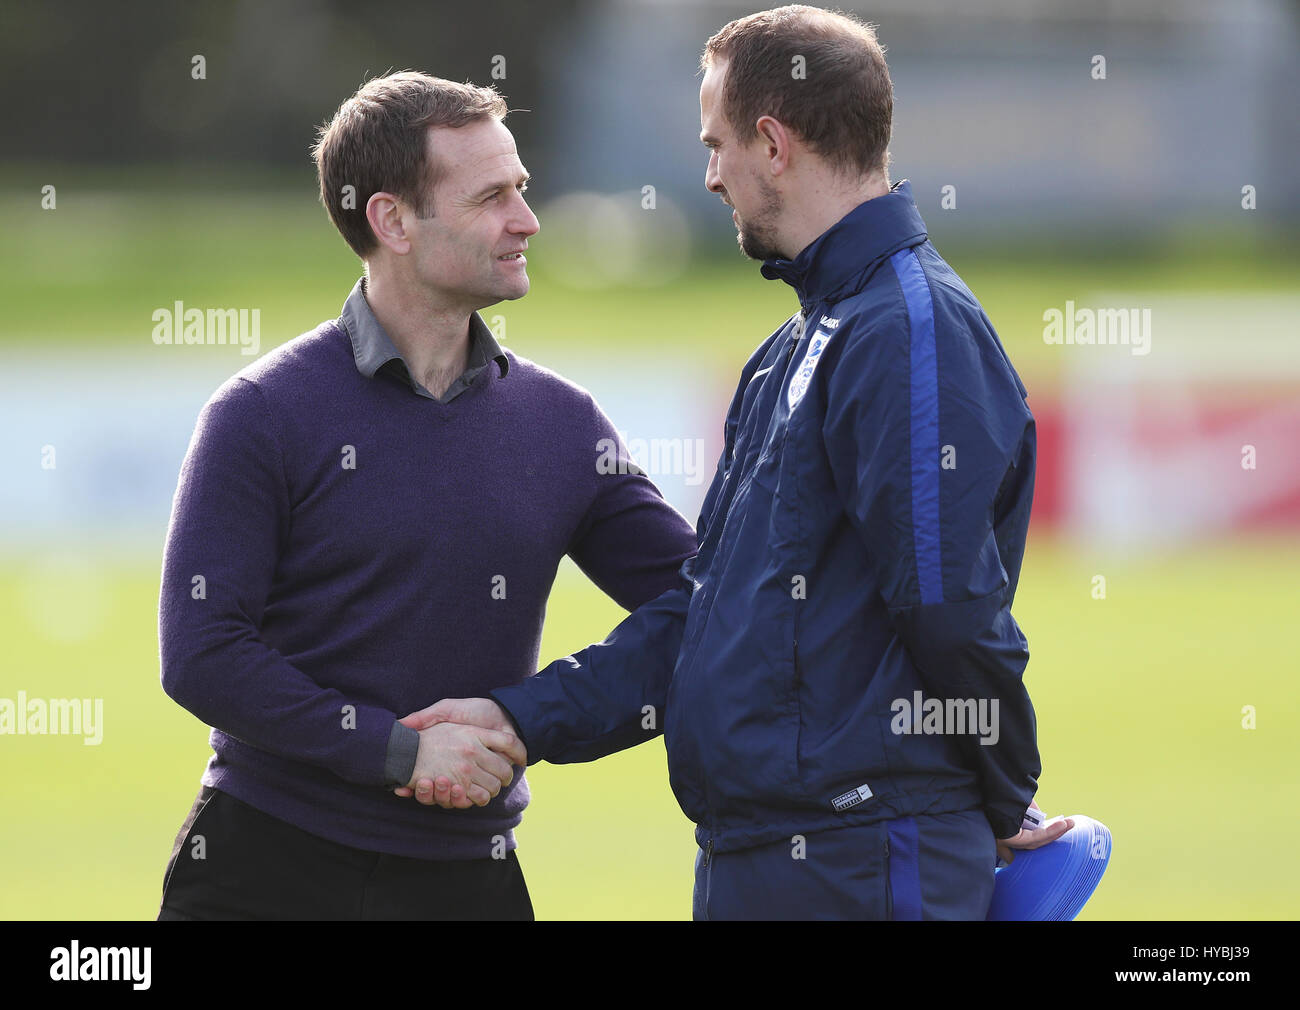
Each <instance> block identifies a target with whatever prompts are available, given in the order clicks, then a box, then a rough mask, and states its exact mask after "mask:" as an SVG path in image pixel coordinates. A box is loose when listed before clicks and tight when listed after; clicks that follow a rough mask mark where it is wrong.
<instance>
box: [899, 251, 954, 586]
mask: <svg viewBox="0 0 1300 1010" xmlns="http://www.w3.org/2000/svg"><path fill="white" fill-rule="evenodd" d="M889 262H890V263H891V264H892V265H893V267H894V273H895V274H897V275H898V283H899V285H900V286H901V287H902V289H903V301H904V302H905V303H906V305H907V316H908V321H909V323H910V325H911V397H910V399H911V405H912V406H911V432H912V539H913V543H914V546H915V550H916V577H917V581H918V582H919V583H920V587H921V603H922V604H927V603H942V602H943V568H942V565H941V563H940V552H939V366H938V359H937V356H936V353H935V340H934V303H933V302H932V301H931V300H930V284H929V282H928V281H927V280H926V279H925V272H924V271H923V270H922V269H921V261H920V259H919V258H918V257H917V255H916V251H915V250H914V249H900V250H899V251H898V252H896V253H894V255H893V256H891V257H890V258H889Z"/></svg>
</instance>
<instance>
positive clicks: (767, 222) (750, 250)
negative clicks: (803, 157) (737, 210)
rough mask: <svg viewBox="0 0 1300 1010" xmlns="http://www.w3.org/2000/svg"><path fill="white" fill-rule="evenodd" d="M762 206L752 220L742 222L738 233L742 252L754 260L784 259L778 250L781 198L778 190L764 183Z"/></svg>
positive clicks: (737, 239) (737, 237)
mask: <svg viewBox="0 0 1300 1010" xmlns="http://www.w3.org/2000/svg"><path fill="white" fill-rule="evenodd" d="M761 192H762V196H763V203H762V206H761V207H760V208H759V209H758V211H757V212H755V214H754V215H753V217H752V219H744V220H742V221H741V222H740V228H739V230H738V231H737V232H736V242H737V243H738V244H739V246H740V251H741V253H742V254H744V255H745V256H748V257H749V258H750V259H752V260H774V259H783V258H784V254H783V253H782V252H781V250H780V249H778V248H777V235H776V221H777V219H778V218H779V217H780V216H781V210H782V204H781V197H780V195H779V194H778V193H777V192H776V190H775V189H774V188H773V187H771V186H770V185H768V184H767V183H763V184H762V186H761Z"/></svg>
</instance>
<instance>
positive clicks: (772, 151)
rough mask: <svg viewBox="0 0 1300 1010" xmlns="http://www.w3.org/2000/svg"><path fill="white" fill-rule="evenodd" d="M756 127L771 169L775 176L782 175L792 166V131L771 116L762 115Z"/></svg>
mask: <svg viewBox="0 0 1300 1010" xmlns="http://www.w3.org/2000/svg"><path fill="white" fill-rule="evenodd" d="M754 128H755V129H756V130H757V131H758V137H757V141H758V143H760V144H762V145H763V147H764V154H766V155H767V164H768V169H769V171H771V173H772V174H773V175H774V176H775V175H780V174H781V173H782V172H784V171H785V170H786V169H787V168H789V167H790V154H791V151H790V146H791V143H792V139H791V136H790V132H789V131H788V130H787V129H786V128H785V127H784V126H782V125H781V123H780V121H779V120H776V119H773V118H772V117H771V116H760V117H759V119H758V122H757V123H755V124H754Z"/></svg>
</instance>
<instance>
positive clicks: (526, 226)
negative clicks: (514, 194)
mask: <svg viewBox="0 0 1300 1010" xmlns="http://www.w3.org/2000/svg"><path fill="white" fill-rule="evenodd" d="M541 230H542V224H541V222H540V221H538V220H537V215H536V214H534V213H533V211H532V208H531V207H529V206H528V201H527V200H525V199H524V198H523V194H520V196H519V207H518V209H517V211H516V213H515V217H514V220H513V221H512V222H511V226H510V231H511V233H512V234H514V235H524V236H528V235H536V234H537V233H538V232H539V231H541Z"/></svg>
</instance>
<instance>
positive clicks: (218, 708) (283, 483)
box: [158, 376, 396, 786]
mask: <svg viewBox="0 0 1300 1010" xmlns="http://www.w3.org/2000/svg"><path fill="white" fill-rule="evenodd" d="M289 502H290V497H289V491H288V484H287V479H286V476H285V469H284V460H283V455H282V451H281V447H280V443H279V440H278V438H277V435H276V431H275V426H274V423H273V418H272V415H271V412H270V409H269V407H268V405H267V403H266V401H265V398H264V396H263V394H262V392H261V390H260V389H259V388H258V387H257V386H256V385H255V384H254V383H253V382H252V381H251V380H249V379H246V378H243V377H240V376H236V377H235V378H233V379H231V380H230V381H229V382H227V383H226V384H225V385H223V386H222V387H221V388H220V389H219V390H218V391H217V392H216V393H215V394H214V395H213V397H212V398H211V399H210V400H209V401H208V402H207V404H206V405H205V406H204V408H203V411H202V413H201V414H200V416H199V420H198V424H197V426H196V427H195V430H194V436H193V438H192V439H191V441H190V446H189V450H188V452H187V454H186V457H185V462H184V464H183V465H182V468H181V475H180V482H179V484H178V485H177V489H176V497H175V499H174V501H173V504H172V516H171V524H170V526H169V528H168V531H167V543H166V548H165V550H164V556H163V573H162V589H161V594H160V599H159V606H158V639H159V651H160V660H161V675H162V686H163V690H164V691H166V693H167V694H168V696H170V697H171V698H172V699H173V700H174V701H176V702H177V703H178V704H180V705H181V706H182V707H183V708H185V709H187V710H189V711H190V712H191V713H193V714H194V715H195V716H197V717H198V718H199V719H201V720H202V721H203V722H205V723H207V724H208V725H210V726H212V727H214V728H216V729H219V730H221V731H222V732H224V733H228V734H230V735H231V736H233V737H235V738H237V739H239V740H241V741H243V742H244V743H247V744H249V745H251V746H253V747H257V748H259V749H261V750H264V751H267V752H269V753H272V754H276V755H279V756H280V757H285V758H289V759H292V760H296V761H302V762H305V763H309V764H313V765H318V766H320V767H322V768H327V769H329V770H331V771H333V772H334V773H335V774H337V775H339V776H340V777H341V778H343V779H345V780H347V781H349V782H354V783H357V784H360V785H373V786H384V785H388V784H389V782H388V780H387V776H386V774H385V765H386V762H387V758H388V745H389V739H390V736H391V735H392V734H393V725H394V723H395V721H396V715H395V714H394V713H392V712H389V711H386V710H385V709H383V708H381V707H378V706H375V705H372V704H365V703H362V702H360V701H358V700H356V699H353V698H348V697H346V696H344V695H343V694H341V693H340V692H339V691H336V690H333V689H328V688H323V687H321V686H320V685H319V684H317V683H316V682H315V681H314V680H312V679H311V678H310V677H308V676H307V675H306V674H304V673H303V672H302V671H300V670H298V669H297V668H296V667H295V666H293V664H291V663H289V662H288V661H287V660H286V659H285V658H284V657H283V656H282V655H280V653H279V652H277V651H276V650H275V649H273V648H271V647H270V646H269V645H267V643H266V642H264V641H263V640H262V637H261V634H260V628H261V624H262V617H263V613H264V611H265V608H266V604H267V598H268V596H269V594H270V592H271V589H272V585H273V579H274V574H275V570H276V565H277V561H278V559H279V556H280V552H281V550H282V549H283V547H284V544H285V541H286V538H287V535H288V530H289V523H290V504H289Z"/></svg>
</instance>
